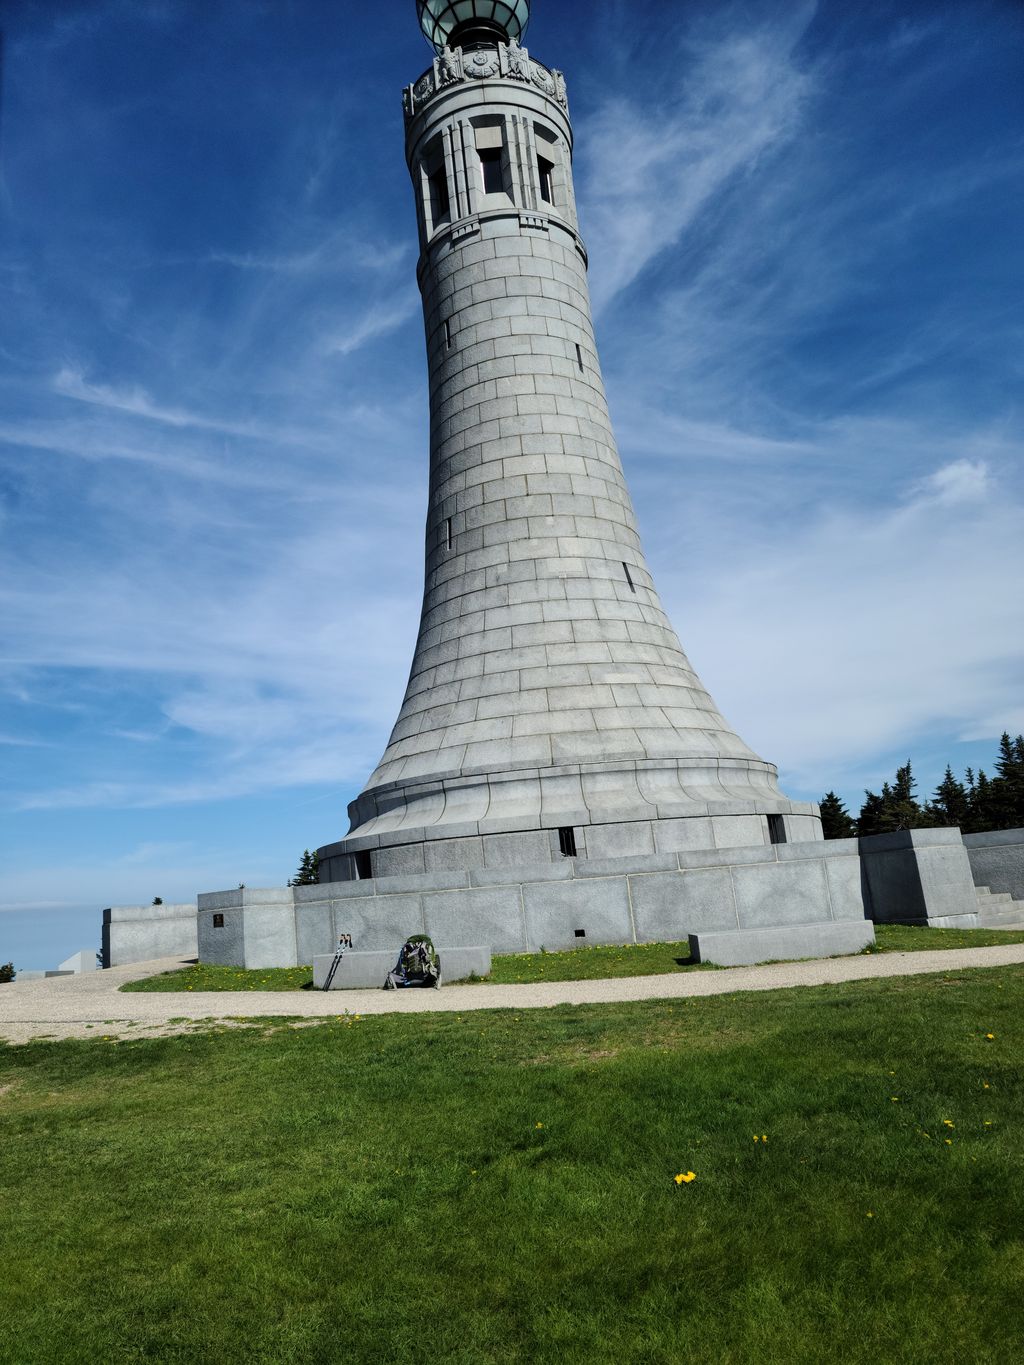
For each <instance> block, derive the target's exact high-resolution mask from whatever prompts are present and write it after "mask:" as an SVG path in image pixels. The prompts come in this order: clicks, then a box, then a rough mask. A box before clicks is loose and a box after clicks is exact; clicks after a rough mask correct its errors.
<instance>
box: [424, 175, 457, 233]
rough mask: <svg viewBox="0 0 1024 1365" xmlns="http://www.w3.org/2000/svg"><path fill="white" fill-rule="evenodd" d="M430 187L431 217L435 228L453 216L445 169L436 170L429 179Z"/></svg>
mask: <svg viewBox="0 0 1024 1365" xmlns="http://www.w3.org/2000/svg"><path fill="white" fill-rule="evenodd" d="M428 182H429V185H430V217H431V218H432V220H433V224H432V225H433V226H434V227H437V225H438V223H440V222H441V221H442V220H443V219H445V218H448V217H450V216H451V202H450V201H449V198H448V177H447V175H446V174H445V170H444V167H443V166H442V167H441V168H440V170H436V171H435V172H434V174H433V175H432V176H429V177H428Z"/></svg>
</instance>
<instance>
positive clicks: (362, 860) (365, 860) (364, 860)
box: [355, 850, 373, 882]
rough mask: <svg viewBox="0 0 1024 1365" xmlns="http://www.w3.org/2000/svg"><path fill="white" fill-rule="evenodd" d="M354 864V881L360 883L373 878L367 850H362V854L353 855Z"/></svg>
mask: <svg viewBox="0 0 1024 1365" xmlns="http://www.w3.org/2000/svg"><path fill="white" fill-rule="evenodd" d="M355 864H356V880H357V881H360V882H368V881H370V880H371V878H372V877H373V864H372V863H371V861H370V854H369V850H364V851H363V852H362V853H357V854H356V855H355Z"/></svg>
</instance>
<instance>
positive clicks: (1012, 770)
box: [992, 730, 1024, 829]
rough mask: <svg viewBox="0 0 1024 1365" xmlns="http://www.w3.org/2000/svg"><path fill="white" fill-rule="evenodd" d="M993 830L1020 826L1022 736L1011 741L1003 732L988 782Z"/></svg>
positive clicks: (1022, 805) (1023, 768)
mask: <svg viewBox="0 0 1024 1365" xmlns="http://www.w3.org/2000/svg"><path fill="white" fill-rule="evenodd" d="M992 787H993V796H994V803H993V804H994V809H993V811H992V815H993V817H994V818H995V819H996V820H997V821H998V823H997V824H996V825H994V826H993V828H994V829H1015V828H1016V827H1017V826H1018V825H1021V824H1024V736H1022V735H1018V736H1017V738H1016V739H1011V738H1010V736H1009V735H1008V734H1007V732H1006V731H1005V730H1004V731H1003V734H1002V737H1001V738H1000V740H999V757H998V758H997V759H996V776H995V778H993V781H992Z"/></svg>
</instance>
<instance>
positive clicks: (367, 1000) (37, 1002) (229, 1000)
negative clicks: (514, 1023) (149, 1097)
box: [0, 943, 1024, 1043]
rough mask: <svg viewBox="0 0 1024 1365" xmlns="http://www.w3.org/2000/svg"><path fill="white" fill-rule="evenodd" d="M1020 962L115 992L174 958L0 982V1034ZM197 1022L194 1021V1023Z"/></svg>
mask: <svg viewBox="0 0 1024 1365" xmlns="http://www.w3.org/2000/svg"><path fill="white" fill-rule="evenodd" d="M1016 962H1024V943H1007V944H1005V945H1000V946H999V947H996V948H961V949H952V950H948V951H940V952H927V953H882V954H879V955H877V956H875V955H872V956H868V957H860V956H858V957H829V958H817V959H814V960H812V961H809V962H777V963H773V964H771V965H770V966H765V967H730V968H727V969H726V970H724V971H720V972H680V973H679V974H678V975H669V976H624V977H616V978H614V979H611V980H603V981H543V982H537V983H533V984H530V985H522V986H487V985H466V986H445V987H444V988H443V989H442V990H440V991H417V990H406V991H331V992H327V993H325V992H323V991H237V992H234V991H195V992H192V991H188V992H180V993H179V992H169V993H167V994H163V993H159V994H148V993H139V994H123V993H121V992H120V991H119V990H118V987H119V986H121V985H123V983H124V982H125V981H135V980H137V979H138V978H140V977H144V976H152V975H153V974H154V973H155V972H165V971H168V970H170V969H172V968H174V967H178V966H185V965H186V964H185V963H184V962H182V961H181V960H180V959H178V958H162V959H159V960H158V961H155V962H136V963H133V964H132V965H131V966H130V967H112V968H110V969H109V970H108V971H105V972H88V973H85V974H83V975H81V976H63V977H51V978H50V979H49V980H43V981H25V982H21V983H19V982H17V981H15V982H14V983H13V984H11V985H7V986H0V1040H5V1041H6V1042H8V1043H27V1042H29V1041H30V1040H31V1039H33V1038H96V1037H108V1038H109V1037H115V1038H131V1037H142V1036H149V1037H152V1036H156V1035H161V1036H162V1035H167V1034H172V1033H184V1032H191V1031H192V1030H194V1029H195V1028H197V1027H207V1026H208V1024H209V1022H211V1021H214V1022H217V1023H222V1024H228V1025H231V1024H232V1023H234V1022H235V1021H237V1020H247V1019H257V1018H260V1017H261V1016H262V1017H265V1016H271V1015H277V1016H287V1017H289V1018H293V1019H297V1020H304V1021H308V1022H310V1023H314V1022H315V1021H316V1019H317V1018H318V1017H321V1018H322V1017H325V1016H326V1017H330V1016H332V1015H333V1016H335V1017H337V1016H338V1015H340V1014H344V1013H349V1014H416V1013H419V1012H422V1011H424V1010H447V1011H449V1012H452V1011H454V1012H456V1013H460V1014H461V1013H463V1012H464V1011H466V1010H485V1009H516V1010H522V1009H536V1008H548V1007H550V1006H552V1005H596V1004H606V1003H614V1002H617V1001H620V1000H673V999H678V998H680V997H682V996H692V995H727V994H729V993H730V992H731V991H771V990H780V989H786V988H789V987H793V986H822V985H829V984H831V983H832V982H835V981H863V980H867V979H873V978H876V977H887V976H920V975H923V974H927V973H930V972H951V971H958V970H960V969H961V968H964V967H1003V966H1008V965H1010V964H1012V963H1016ZM200 1021H201V1022H200Z"/></svg>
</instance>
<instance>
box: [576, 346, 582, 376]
mask: <svg viewBox="0 0 1024 1365" xmlns="http://www.w3.org/2000/svg"><path fill="white" fill-rule="evenodd" d="M576 366H577V368H578V370H579V372H580V374H582V373H583V352H582V351H581V350H580V344H579V342H578V341H577V343H576Z"/></svg>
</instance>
